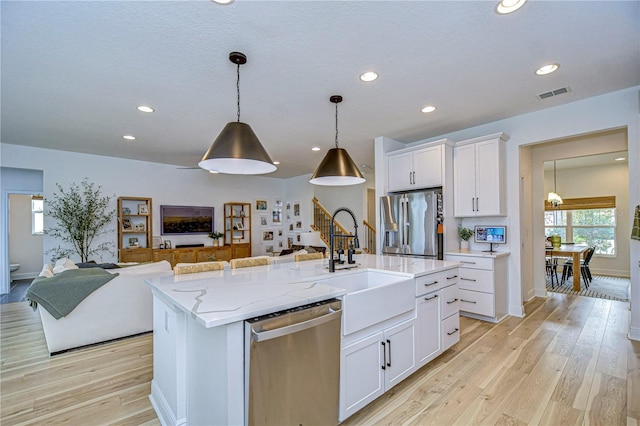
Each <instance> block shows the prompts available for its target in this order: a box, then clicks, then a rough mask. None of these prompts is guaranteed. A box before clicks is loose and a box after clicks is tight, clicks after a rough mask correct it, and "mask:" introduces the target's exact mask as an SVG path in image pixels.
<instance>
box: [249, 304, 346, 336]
mask: <svg viewBox="0 0 640 426" xmlns="http://www.w3.org/2000/svg"><path fill="white" fill-rule="evenodd" d="M340 315H342V311H341V310H331V312H330V313H328V314H326V315H323V316H321V317H317V318H313V319H310V320H308V321H303V322H299V323H296V324H291V325H288V326H286V327H281V328H276V329H275V330H269V331H256V330H255V329H254V328H253V327H251V334H252V336H253V340H254V341H256V342H264V341H265V340H270V339H275V338H278V337H282V336H286V335H287V334H293V333H296V332H298V331H302V330H306V329H308V328H311V327H316V326H318V325H320V324H324V323H327V322H329V321H332V320H333V319H334V318H335V317H340Z"/></svg>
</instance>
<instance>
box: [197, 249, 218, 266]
mask: <svg viewBox="0 0 640 426" xmlns="http://www.w3.org/2000/svg"><path fill="white" fill-rule="evenodd" d="M210 258H211V259H210ZM209 260H218V259H217V258H216V256H215V250H214V249H213V247H206V248H201V249H198V252H197V253H196V261H197V262H208V261H209Z"/></svg>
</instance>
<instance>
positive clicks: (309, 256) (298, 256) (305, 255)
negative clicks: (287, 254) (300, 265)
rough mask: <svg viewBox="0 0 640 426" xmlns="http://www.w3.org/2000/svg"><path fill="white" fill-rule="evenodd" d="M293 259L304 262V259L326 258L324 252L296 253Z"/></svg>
mask: <svg viewBox="0 0 640 426" xmlns="http://www.w3.org/2000/svg"><path fill="white" fill-rule="evenodd" d="M293 259H294V260H295V261H296V262H302V261H304V260H314V259H324V254H323V253H319V252H318V253H295V254H294V255H293Z"/></svg>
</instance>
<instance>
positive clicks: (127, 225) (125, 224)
mask: <svg viewBox="0 0 640 426" xmlns="http://www.w3.org/2000/svg"><path fill="white" fill-rule="evenodd" d="M122 230H124V231H131V219H128V218H124V219H122Z"/></svg>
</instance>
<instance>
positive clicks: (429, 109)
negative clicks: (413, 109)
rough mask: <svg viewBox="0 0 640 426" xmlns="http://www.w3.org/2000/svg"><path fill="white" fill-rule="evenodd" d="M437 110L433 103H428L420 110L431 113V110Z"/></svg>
mask: <svg viewBox="0 0 640 426" xmlns="http://www.w3.org/2000/svg"><path fill="white" fill-rule="evenodd" d="M435 110H436V107H434V106H433V105H427V106H426V107H424V108H422V109H421V110H420V111H422V112H424V113H429V112H433V111H435Z"/></svg>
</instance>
